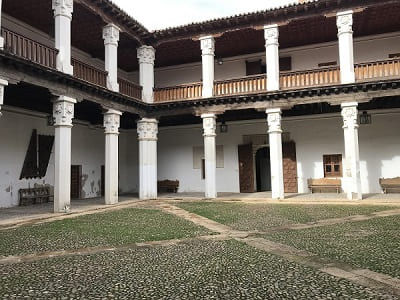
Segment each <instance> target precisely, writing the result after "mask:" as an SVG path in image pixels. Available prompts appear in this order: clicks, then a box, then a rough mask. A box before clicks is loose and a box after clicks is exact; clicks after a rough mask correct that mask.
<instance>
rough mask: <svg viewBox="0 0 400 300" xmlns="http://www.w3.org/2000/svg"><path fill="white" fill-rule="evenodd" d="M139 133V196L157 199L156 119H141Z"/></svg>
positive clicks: (138, 126)
mask: <svg viewBox="0 0 400 300" xmlns="http://www.w3.org/2000/svg"><path fill="white" fill-rule="evenodd" d="M137 131H138V135H139V198H140V199H144V200H148V199H157V134H158V121H157V120H156V119H147V118H144V119H141V120H140V121H138V124H137Z"/></svg>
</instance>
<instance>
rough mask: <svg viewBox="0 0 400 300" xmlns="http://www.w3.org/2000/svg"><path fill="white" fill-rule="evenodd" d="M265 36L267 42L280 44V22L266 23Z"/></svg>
mask: <svg viewBox="0 0 400 300" xmlns="http://www.w3.org/2000/svg"><path fill="white" fill-rule="evenodd" d="M264 38H265V44H266V45H267V46H268V45H279V26H278V24H272V25H265V26H264Z"/></svg>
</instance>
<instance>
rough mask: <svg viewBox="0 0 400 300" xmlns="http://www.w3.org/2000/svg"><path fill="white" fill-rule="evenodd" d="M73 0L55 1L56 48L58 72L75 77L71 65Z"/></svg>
mask: <svg viewBox="0 0 400 300" xmlns="http://www.w3.org/2000/svg"><path fill="white" fill-rule="evenodd" d="M73 4H74V2H73V0H53V5H52V6H53V11H54V18H55V20H54V23H55V48H56V49H57V50H58V53H57V62H56V66H57V70H59V71H61V72H63V73H66V74H69V75H73V73H74V72H73V67H72V65H71V21H72V12H73Z"/></svg>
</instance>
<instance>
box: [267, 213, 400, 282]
mask: <svg viewBox="0 0 400 300" xmlns="http://www.w3.org/2000/svg"><path fill="white" fill-rule="evenodd" d="M399 228H400V216H391V217H384V218H378V219H372V220H367V221H360V222H352V223H346V224H339V225H333V226H324V227H318V228H309V229H304V230H295V231H294V230H288V231H283V232H275V233H270V234H267V235H265V237H266V238H267V239H270V240H274V241H277V242H280V243H284V244H287V245H291V246H294V247H296V248H298V249H304V250H307V251H310V252H312V253H314V254H317V255H319V256H322V257H327V258H330V259H334V260H337V261H341V262H345V263H349V264H352V265H354V266H357V267H361V268H368V269H370V270H372V271H375V272H378V273H384V274H387V275H390V276H393V277H397V278H400V231H399Z"/></svg>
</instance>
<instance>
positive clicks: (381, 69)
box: [354, 58, 400, 81]
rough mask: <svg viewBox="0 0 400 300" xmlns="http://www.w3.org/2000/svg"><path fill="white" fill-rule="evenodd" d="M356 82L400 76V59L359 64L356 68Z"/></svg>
mask: <svg viewBox="0 0 400 300" xmlns="http://www.w3.org/2000/svg"><path fill="white" fill-rule="evenodd" d="M354 72H355V74H356V81H368V80H372V79H377V78H387V77H395V76H400V59H399V58H396V59H388V60H382V61H375V62H370V63H362V64H357V65H355V67H354Z"/></svg>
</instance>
